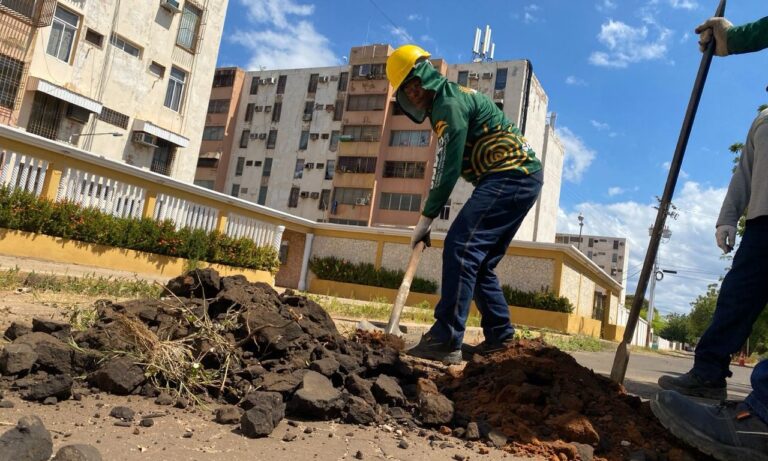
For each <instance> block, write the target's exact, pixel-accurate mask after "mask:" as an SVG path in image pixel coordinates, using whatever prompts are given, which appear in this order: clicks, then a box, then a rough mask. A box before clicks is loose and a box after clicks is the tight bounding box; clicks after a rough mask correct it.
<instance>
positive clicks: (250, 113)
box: [245, 102, 256, 122]
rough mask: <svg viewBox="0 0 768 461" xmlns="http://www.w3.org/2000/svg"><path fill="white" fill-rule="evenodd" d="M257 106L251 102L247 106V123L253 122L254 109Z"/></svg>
mask: <svg viewBox="0 0 768 461" xmlns="http://www.w3.org/2000/svg"><path fill="white" fill-rule="evenodd" d="M255 106H256V105H255V104H254V103H252V102H249V103H248V105H246V106H245V121H246V122H250V121H251V120H253V108H254V107H255Z"/></svg>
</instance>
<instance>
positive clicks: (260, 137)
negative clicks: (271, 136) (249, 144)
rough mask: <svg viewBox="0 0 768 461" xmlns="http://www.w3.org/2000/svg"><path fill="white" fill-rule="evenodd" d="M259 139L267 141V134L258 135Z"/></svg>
mask: <svg viewBox="0 0 768 461" xmlns="http://www.w3.org/2000/svg"><path fill="white" fill-rule="evenodd" d="M259 139H267V133H259Z"/></svg>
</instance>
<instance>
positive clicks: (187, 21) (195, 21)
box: [176, 2, 231, 86]
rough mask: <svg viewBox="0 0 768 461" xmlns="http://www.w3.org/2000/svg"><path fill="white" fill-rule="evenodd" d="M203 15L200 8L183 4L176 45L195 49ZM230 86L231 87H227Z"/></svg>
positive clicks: (186, 3)
mask: <svg viewBox="0 0 768 461" xmlns="http://www.w3.org/2000/svg"><path fill="white" fill-rule="evenodd" d="M202 15H203V12H202V10H200V8H198V7H196V6H194V5H192V4H191V3H189V2H184V10H183V11H182V13H181V23H180V24H179V35H177V36H176V44H177V45H179V46H180V47H182V48H186V49H188V50H193V51H194V50H195V48H196V47H197V43H196V42H197V33H198V30H199V28H200V17H201V16H202ZM229 86H231V85H229Z"/></svg>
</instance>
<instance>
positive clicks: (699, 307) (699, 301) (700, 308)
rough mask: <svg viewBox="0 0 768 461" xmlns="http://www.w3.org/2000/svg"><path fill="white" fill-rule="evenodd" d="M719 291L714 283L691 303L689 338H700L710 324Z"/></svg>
mask: <svg viewBox="0 0 768 461" xmlns="http://www.w3.org/2000/svg"><path fill="white" fill-rule="evenodd" d="M719 294H720V290H719V289H718V288H717V284H716V283H712V284H710V285H708V286H707V292H706V293H705V294H703V295H699V296H698V297H697V298H696V300H695V301H693V302H692V303H691V313H690V314H688V319H689V327H690V335H691V338H700V337H701V335H702V334H703V333H704V330H706V329H707V327H708V326H709V324H710V323H711V322H712V316H713V315H714V314H715V306H716V304H717V296H718V295H719Z"/></svg>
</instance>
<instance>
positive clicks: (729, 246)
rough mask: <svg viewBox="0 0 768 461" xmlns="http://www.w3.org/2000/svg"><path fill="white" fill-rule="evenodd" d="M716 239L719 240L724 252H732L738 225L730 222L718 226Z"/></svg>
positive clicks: (718, 242) (718, 244) (718, 243)
mask: <svg viewBox="0 0 768 461" xmlns="http://www.w3.org/2000/svg"><path fill="white" fill-rule="evenodd" d="M715 239H716V240H717V246H719V247H720V249H721V250H723V253H730V252H731V250H733V247H734V245H735V244H736V227H734V226H731V225H728V224H724V225H722V226H717V229H716V230H715Z"/></svg>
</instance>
